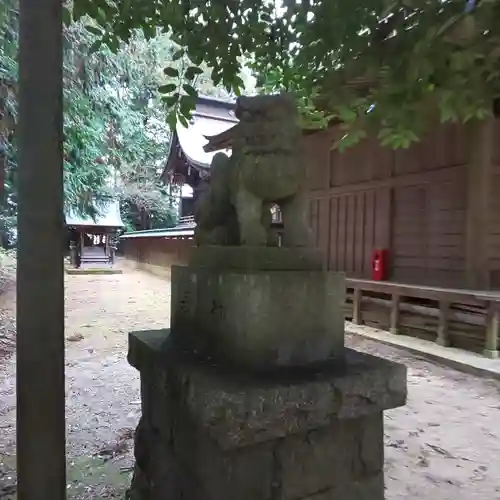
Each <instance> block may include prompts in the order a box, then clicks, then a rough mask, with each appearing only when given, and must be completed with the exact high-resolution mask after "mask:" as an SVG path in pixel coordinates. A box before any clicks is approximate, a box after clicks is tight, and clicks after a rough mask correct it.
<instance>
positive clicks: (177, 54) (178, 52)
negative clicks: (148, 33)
mask: <svg viewBox="0 0 500 500" xmlns="http://www.w3.org/2000/svg"><path fill="white" fill-rule="evenodd" d="M184 54H185V51H184V49H179V50H176V51H175V52H174V54H173V56H172V61H178V60H179V59H182V57H183V56H184Z"/></svg>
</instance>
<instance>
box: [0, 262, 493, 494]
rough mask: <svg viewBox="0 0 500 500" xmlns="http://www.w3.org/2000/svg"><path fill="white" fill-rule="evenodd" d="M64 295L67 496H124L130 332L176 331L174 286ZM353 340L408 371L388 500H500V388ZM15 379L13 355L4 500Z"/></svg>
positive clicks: (5, 384) (110, 280) (101, 287)
mask: <svg viewBox="0 0 500 500" xmlns="http://www.w3.org/2000/svg"><path fill="white" fill-rule="evenodd" d="M66 294H67V297H66V301H67V302H66V304H67V305H66V310H67V314H66V316H67V318H66V339H67V353H66V370H67V386H68V392H67V422H68V457H69V468H68V469H69V473H68V476H69V478H68V483H69V486H68V496H69V498H72V499H82V500H83V499H86V500H87V499H88V500H90V499H93V500H95V499H99V498H123V496H124V491H125V488H126V486H127V484H128V481H129V476H130V474H129V471H130V467H131V465H132V436H133V429H134V428H135V426H136V424H137V421H138V417H139V412H140V394H139V378H138V374H137V373H136V371H135V370H134V369H132V368H131V367H130V366H129V365H128V364H127V361H126V352H127V333H128V332H129V331H130V330H136V329H147V328H160V327H164V326H165V325H167V324H168V322H169V284H168V282H166V281H165V280H162V279H160V278H157V277H154V276H149V275H146V274H142V273H139V272H134V271H126V272H125V273H124V274H123V275H114V276H69V277H67V283H66ZM9 308H10V309H9ZM4 309H5V308H4ZM6 309H7V310H12V305H10V306H9V305H7V306H6ZM347 342H348V345H349V346H351V347H354V348H356V349H359V350H361V351H364V352H369V353H372V354H377V355H379V356H383V357H385V358H388V359H392V360H395V361H399V362H402V363H405V364H406V365H407V366H408V369H409V375H408V387H409V398H408V404H407V405H406V406H405V407H404V408H398V409H395V410H391V411H388V412H387V413H386V427H385V429H386V436H385V442H386V485H387V492H386V498H387V500H396V499H398V500H400V499H408V500H417V499H419V500H431V499H432V500H434V499H440V500H471V499H480V500H485V499H488V500H495V499H498V500H500V469H499V468H498V457H500V439H499V438H500V427H499V425H498V422H499V417H500V385H499V384H498V383H494V382H491V381H487V380H483V379H479V378H476V377H474V376H471V375H466V374H462V373H460V372H457V371H454V370H452V369H448V368H443V367H440V366H437V365H434V364H431V363H428V362H425V361H423V360H421V359H419V358H418V357H416V356H413V355H411V354H407V353H405V352H403V351H401V350H398V349H395V348H391V347H388V346H385V345H382V344H378V343H376V342H374V341H371V340H366V339H362V338H360V337H358V336H348V337H347ZM14 372H15V364H14V360H13V359H12V358H11V359H3V361H2V360H0V429H1V432H0V498H1V499H8V498H14V497H13V496H11V494H10V492H11V491H12V490H13V484H14V481H15V480H14V474H13V472H14V466H15V396H14V386H15V378H14ZM495 465H496V467H495Z"/></svg>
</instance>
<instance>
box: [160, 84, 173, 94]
mask: <svg viewBox="0 0 500 500" xmlns="http://www.w3.org/2000/svg"><path fill="white" fill-rule="evenodd" d="M176 88H177V85H176V84H175V83H167V84H166V85H161V86H160V87H158V92H160V94H170V92H173V91H174V90H175V89H176Z"/></svg>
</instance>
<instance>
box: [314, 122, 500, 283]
mask: <svg viewBox="0 0 500 500" xmlns="http://www.w3.org/2000/svg"><path fill="white" fill-rule="evenodd" d="M335 133H336V132H335V131H328V132H322V133H319V134H315V135H312V136H309V137H307V138H305V139H304V152H305V154H306V158H307V161H308V167H309V172H310V174H309V185H310V192H311V226H312V228H313V231H314V234H315V239H316V244H317V246H318V247H319V248H321V250H322V251H323V252H324V254H325V258H326V259H327V261H328V264H329V268H330V269H332V270H339V271H344V272H346V273H347V275H348V276H350V277H357V278H369V277H370V267H371V262H370V261H371V254H372V251H373V249H375V248H389V249H390V255H391V266H390V269H391V276H390V279H393V280H397V281H402V282H407V283H416V284H419V283H420V284H428V285H432V284H439V285H441V286H461V285H462V284H463V281H464V267H465V239H464V233H465V208H466V193H465V173H466V161H467V151H466V144H467V143H466V137H465V135H464V134H465V131H464V130H463V129H462V128H461V127H458V126H441V127H439V128H438V129H436V130H434V131H433V132H432V133H431V134H429V135H428V136H427V137H425V138H424V139H423V140H422V141H421V142H420V143H419V144H417V145H414V146H412V147H411V148H409V149H408V150H400V151H397V152H394V151H391V150H388V149H385V148H382V147H380V146H379V145H378V142H377V140H376V139H371V140H366V141H364V142H363V143H362V144H360V145H359V146H357V147H355V148H352V149H349V150H347V151H346V152H344V153H339V152H337V151H332V150H331V144H332V143H333V140H334V138H335V136H334V134H335ZM499 165H500V162H499ZM499 181H500V168H499ZM499 233H500V231H499ZM498 243H499V244H500V234H499V239H498ZM499 250H500V247H499ZM499 255H500V252H499ZM498 263H499V266H498V267H499V278H500V259H499V261H498Z"/></svg>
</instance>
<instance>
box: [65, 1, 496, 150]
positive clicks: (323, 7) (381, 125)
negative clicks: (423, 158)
mask: <svg viewBox="0 0 500 500" xmlns="http://www.w3.org/2000/svg"><path fill="white" fill-rule="evenodd" d="M84 15H88V16H90V17H91V18H93V20H94V22H95V24H94V25H93V28H92V29H93V31H94V32H95V33H96V34H99V36H101V38H102V41H103V42H104V43H105V44H107V45H108V46H109V47H111V48H112V49H114V50H116V49H117V48H118V47H119V45H120V42H126V41H128V40H129V39H130V38H131V36H132V35H133V33H134V32H135V30H137V29H140V30H142V31H143V32H144V35H145V36H146V37H147V38H153V37H154V36H155V35H156V33H157V31H158V30H160V31H162V32H164V33H169V34H171V36H172V38H173V40H174V41H175V42H176V43H177V44H178V45H179V47H181V49H180V50H179V52H178V53H176V54H175V56H174V58H181V57H183V56H184V51H185V55H186V56H187V58H188V60H189V64H188V65H187V66H186V67H183V68H182V71H179V69H178V68H174V67H168V68H166V69H165V74H166V75H167V76H168V77H170V78H176V79H178V80H179V83H178V85H176V86H175V87H174V86H173V85H172V84H169V85H168V86H165V87H164V88H162V89H161V90H162V91H163V92H164V93H165V94H166V96H167V97H166V100H167V103H168V104H169V105H170V106H171V107H172V108H175V113H176V114H177V118H178V119H182V118H181V117H184V119H185V118H186V117H187V116H188V115H189V111H190V110H191V109H192V107H193V106H194V101H195V98H196V91H195V89H194V86H193V85H192V82H193V80H194V78H195V77H196V76H197V75H198V74H200V72H202V69H201V68H202V67H203V65H206V66H208V67H210V68H212V79H213V81H214V83H215V84H216V85H217V84H219V83H220V84H222V85H224V86H225V87H227V89H228V90H232V91H234V92H235V93H239V92H240V91H241V89H242V87H243V82H242V80H241V78H240V76H239V75H240V73H241V69H242V66H243V65H245V64H251V66H252V68H253V70H254V72H255V73H256V75H257V76H258V77H259V80H260V83H261V85H262V86H263V88H264V89H266V90H272V91H275V90H279V89H290V90H293V91H295V92H296V93H297V95H298V97H299V99H300V100H301V102H302V105H303V109H305V110H306V112H307V114H308V116H309V117H311V118H312V125H313V126H323V125H325V124H326V123H327V122H328V121H329V120H330V119H332V118H338V119H340V120H342V121H343V122H344V127H345V129H346V135H345V137H344V138H343V142H344V144H350V143H353V142H356V141H357V140H359V139H360V138H361V137H363V136H364V135H366V133H368V132H369V131H370V129H372V128H373V129H374V130H377V133H379V136H380V139H381V141H382V142H383V143H385V144H388V145H391V146H394V147H402V146H408V145H409V144H410V143H411V142H412V141H414V140H417V138H418V134H419V133H420V132H421V131H422V130H423V128H424V127H425V126H426V125H427V123H428V122H429V121H431V120H434V119H436V118H439V119H441V120H443V121H446V120H462V121H466V120H469V119H471V118H474V117H476V118H484V117H485V116H487V115H488V114H490V113H491V103H492V101H493V100H494V99H496V98H498V97H499V92H500V89H499V85H500V83H499V82H500V79H499V78H498V71H499V64H498V62H499V57H500V46H499V40H500V38H499V36H500V23H498V21H499V20H500V0H429V1H425V2H424V1H422V0H350V1H349V2H347V1H345V0H283V1H277V0H238V1H235V0H234V1H233V0H208V1H206V0H149V1H148V2H144V1H143V0H120V1H112V0H74V7H73V10H72V16H73V18H74V19H80V18H82V17H83V16H84ZM69 19H70V14H69V13H68V14H67V20H68V21H69ZM318 108H319V109H320V111H321V112H320V113H318ZM175 113H174V114H172V115H171V116H170V118H169V120H170V122H173V121H174V120H175V119H176V116H175ZM436 115H437V116H436Z"/></svg>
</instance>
